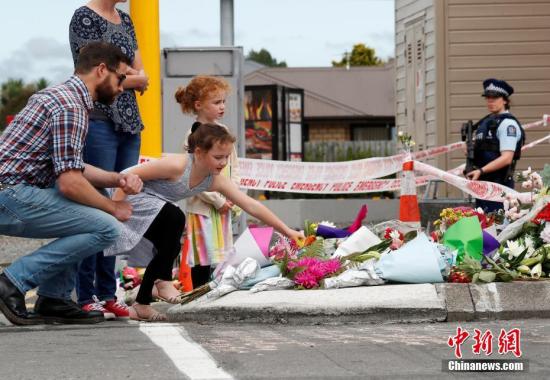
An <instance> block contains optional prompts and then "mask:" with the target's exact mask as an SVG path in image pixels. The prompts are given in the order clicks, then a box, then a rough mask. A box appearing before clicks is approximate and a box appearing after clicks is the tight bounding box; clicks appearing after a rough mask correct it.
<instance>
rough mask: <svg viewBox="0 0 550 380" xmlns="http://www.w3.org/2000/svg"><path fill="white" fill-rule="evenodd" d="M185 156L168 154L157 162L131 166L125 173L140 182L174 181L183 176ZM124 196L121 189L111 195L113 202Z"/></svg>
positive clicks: (122, 198) (185, 162)
mask: <svg viewBox="0 0 550 380" xmlns="http://www.w3.org/2000/svg"><path fill="white" fill-rule="evenodd" d="M187 160H188V158H187V156H185V155H182V154H170V155H167V156H165V157H162V158H160V159H158V160H152V161H149V162H147V163H145V164H140V165H136V166H132V167H130V168H128V169H126V170H125V172H126V173H132V174H135V175H137V176H139V178H141V180H142V181H151V180H155V179H165V180H175V179H177V178H178V177H179V176H181V175H182V174H183V170H184V168H185V165H186V164H187ZM125 198H126V194H125V193H124V192H123V191H122V190H121V189H116V190H115V192H114V193H113V196H112V199H113V200H119V201H120V200H124V199H125Z"/></svg>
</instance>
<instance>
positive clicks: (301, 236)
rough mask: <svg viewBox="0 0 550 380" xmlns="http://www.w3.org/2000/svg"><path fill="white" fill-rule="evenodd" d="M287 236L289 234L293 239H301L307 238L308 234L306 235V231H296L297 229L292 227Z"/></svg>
mask: <svg viewBox="0 0 550 380" xmlns="http://www.w3.org/2000/svg"><path fill="white" fill-rule="evenodd" d="M286 236H288V237H289V238H290V239H293V240H296V241H297V240H299V239H305V238H306V236H305V235H304V233H303V232H302V231H296V230H292V229H290V230H289V231H288V232H287V233H286Z"/></svg>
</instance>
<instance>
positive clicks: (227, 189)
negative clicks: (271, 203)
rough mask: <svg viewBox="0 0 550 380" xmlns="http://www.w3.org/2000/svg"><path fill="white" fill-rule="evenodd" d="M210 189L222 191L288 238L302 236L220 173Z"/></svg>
mask: <svg viewBox="0 0 550 380" xmlns="http://www.w3.org/2000/svg"><path fill="white" fill-rule="evenodd" d="M211 190H213V191H217V192H219V193H222V194H223V195H225V196H226V197H227V199H229V200H230V201H232V202H233V203H235V204H236V205H237V206H239V207H241V208H242V209H243V210H244V211H246V212H247V213H249V214H250V215H252V216H255V217H256V218H258V219H260V220H261V221H262V222H264V223H265V224H267V225H269V226H271V227H273V228H275V229H276V230H277V231H279V232H280V233H282V234H284V235H286V236H288V237H289V238H291V239H300V238H304V234H303V233H301V232H298V231H295V230H293V229H291V228H290V227H288V226H287V225H286V224H285V223H284V222H283V221H282V220H281V219H279V218H278V217H277V216H276V215H275V214H274V213H273V212H271V210H269V209H268V208H267V207H265V206H264V205H262V204H261V203H260V202H258V201H257V200H255V199H253V198H250V197H249V196H248V195H246V194H244V193H243V192H241V191H239V189H238V188H237V186H235V184H234V183H233V182H231V180H229V179H227V178H225V177H223V176H221V175H218V176H215V177H214V182H213V184H212V189H211Z"/></svg>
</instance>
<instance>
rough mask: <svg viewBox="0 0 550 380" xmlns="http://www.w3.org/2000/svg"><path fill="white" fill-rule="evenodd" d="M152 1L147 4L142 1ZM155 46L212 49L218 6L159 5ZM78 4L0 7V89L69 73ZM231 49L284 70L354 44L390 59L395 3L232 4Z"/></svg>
mask: <svg viewBox="0 0 550 380" xmlns="http://www.w3.org/2000/svg"><path fill="white" fill-rule="evenodd" d="M148 1H154V0H148ZM158 1H159V12H160V35H161V41H160V42H161V48H164V47H192V46H219V43H220V26H219V22H220V21H219V19H220V12H219V7H220V6H219V0H158ZM85 3H86V1H85V0H84V1H82V0H17V1H6V0H4V1H1V5H0V14H1V15H2V21H1V22H0V36H1V37H0V38H1V41H2V43H1V45H0V46H1V47H2V48H1V49H0V83H3V82H4V81H5V80H6V79H8V78H21V79H24V80H25V81H34V80H36V79H38V78H41V77H44V78H46V79H48V81H49V82H50V83H52V84H55V83H59V82H62V81H63V80H65V79H66V78H68V77H69V76H70V75H71V74H72V70H73V63H72V59H71V53H70V49H69V44H68V26H69V22H70V19H71V16H72V14H73V12H74V10H75V9H76V8H78V7H80V6H82V5H84V4H85ZM234 7H235V8H234V9H235V10H234V15H235V45H237V46H242V47H243V48H244V51H245V54H246V53H247V52H249V51H250V50H251V49H254V50H260V49H262V48H265V49H267V50H268V51H269V52H270V53H271V54H272V55H273V56H274V57H275V58H276V59H277V60H279V61H281V60H284V61H286V63H287V64H288V65H289V66H294V67H296V66H300V67H304V66H310V67H311V66H314V67H319V66H330V65H331V61H333V60H339V59H341V58H342V55H343V53H344V52H346V51H351V48H352V46H353V45H354V44H356V43H365V44H366V45H368V46H371V47H374V48H375V49H376V53H377V55H378V56H379V57H381V58H383V59H387V58H388V57H393V56H394V0H234Z"/></svg>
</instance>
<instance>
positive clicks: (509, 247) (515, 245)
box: [506, 240, 525, 257]
mask: <svg viewBox="0 0 550 380" xmlns="http://www.w3.org/2000/svg"><path fill="white" fill-rule="evenodd" d="M524 250H525V247H524V246H523V245H521V244H520V243H519V241H517V240H508V241H507V242H506V251H507V252H508V257H510V256H512V257H518V256H519V255H521V253H522V252H523V251H524Z"/></svg>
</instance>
